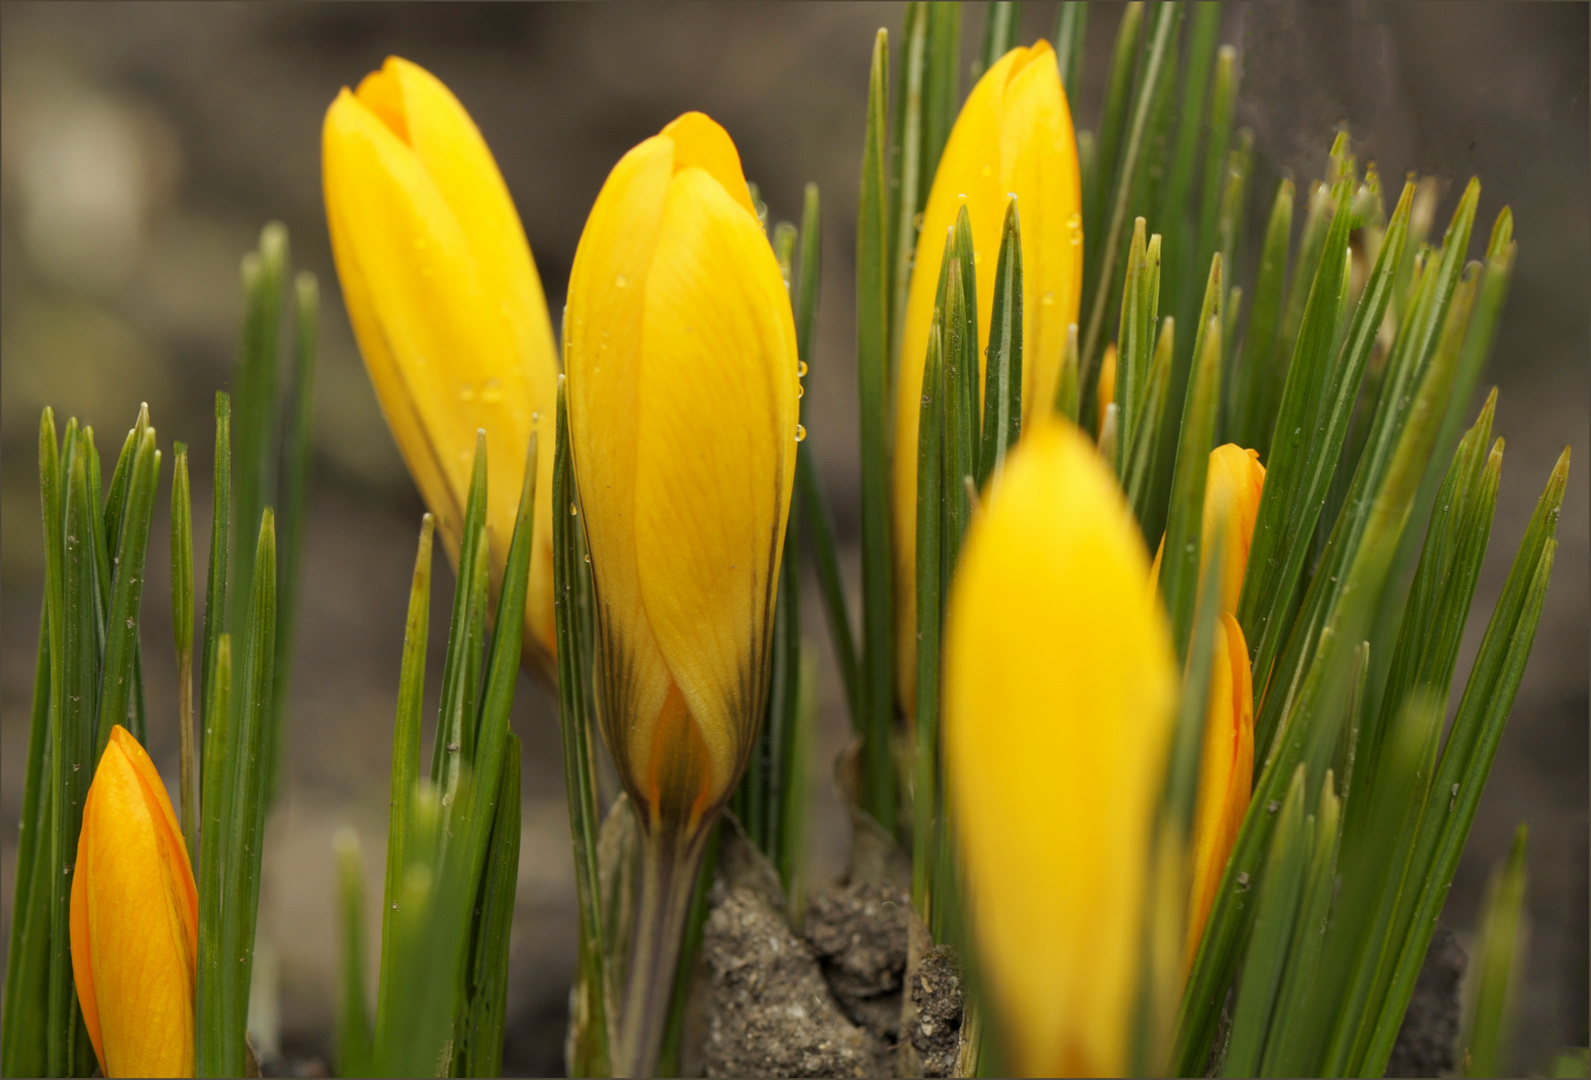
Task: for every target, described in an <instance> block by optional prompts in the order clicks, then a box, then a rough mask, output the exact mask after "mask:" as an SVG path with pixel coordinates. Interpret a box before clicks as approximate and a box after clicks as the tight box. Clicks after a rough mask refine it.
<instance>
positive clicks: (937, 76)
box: [884, 3, 961, 202]
mask: <svg viewBox="0 0 1591 1080" xmlns="http://www.w3.org/2000/svg"><path fill="white" fill-rule="evenodd" d="M925 6H926V7H927V8H928V64H927V68H926V70H925V78H924V80H923V156H922V168H923V171H922V176H923V180H922V184H921V186H920V187H919V188H918V193H919V197H920V198H922V199H923V200H924V201H925V202H926V200H927V198H928V189H929V188H930V187H931V186H932V182H933V177H934V174H935V173H936V172H937V171H938V170H939V158H940V157H941V156H942V155H943V154H944V152H945V143H947V142H949V141H950V129H951V128H952V127H954V126H955V123H956V114H957V113H958V112H960V111H961V5H960V4H940V3H933V4H927V5H925ZM884 85H885V86H887V85H888V82H887V81H886V82H885V83H884Z"/></svg>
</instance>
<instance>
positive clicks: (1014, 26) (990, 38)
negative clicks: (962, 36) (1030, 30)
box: [972, 0, 1022, 81]
mask: <svg viewBox="0 0 1591 1080" xmlns="http://www.w3.org/2000/svg"><path fill="white" fill-rule="evenodd" d="M1021 32H1022V5H1021V4H1020V3H1018V2H1017V0H994V2H993V3H988V4H985V5H983V47H982V48H981V49H979V50H978V59H977V60H975V61H973V65H972V78H973V81H977V79H978V77H979V76H980V75H982V74H983V73H984V72H985V71H988V70H989V69H990V68H992V67H994V65H995V62H996V61H997V60H999V59H1000V57H1002V56H1004V55H1005V54H1006V53H1008V52H1010V51H1011V50H1012V49H1013V48H1015V47H1016V44H1017V38H1018V36H1019V35H1020V34H1021Z"/></svg>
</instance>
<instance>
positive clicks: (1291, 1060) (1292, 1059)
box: [1257, 772, 1342, 1076]
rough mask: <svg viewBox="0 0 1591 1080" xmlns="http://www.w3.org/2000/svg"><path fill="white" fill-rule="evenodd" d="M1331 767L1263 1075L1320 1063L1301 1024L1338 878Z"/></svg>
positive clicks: (1302, 1071)
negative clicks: (1311, 1055)
mask: <svg viewBox="0 0 1591 1080" xmlns="http://www.w3.org/2000/svg"><path fill="white" fill-rule="evenodd" d="M1333 781H1334V774H1333V773H1331V772H1328V773H1327V774H1326V781H1325V783H1323V784H1322V785H1321V787H1320V804H1319V808H1318V809H1317V810H1316V811H1315V837H1314V846H1313V847H1312V848H1311V849H1310V858H1309V871H1308V873H1309V876H1308V877H1307V878H1305V880H1304V892H1303V895H1302V896H1301V897H1300V898H1299V905H1298V921H1297V924H1296V925H1295V926H1294V928H1293V937H1292V941H1291V943H1290V946H1289V949H1288V954H1289V955H1288V957H1287V970H1286V971H1285V973H1284V974H1283V975H1282V983H1281V986H1280V987H1279V988H1278V992H1277V997H1276V1009H1275V1012H1274V1013H1273V1014H1272V1016H1271V1026H1270V1029H1269V1031H1268V1033H1267V1035H1266V1039H1265V1053H1264V1057H1263V1058H1262V1059H1261V1063H1260V1068H1259V1070H1258V1072H1257V1075H1259V1076H1303V1075H1306V1074H1307V1073H1308V1071H1309V1069H1310V1067H1311V1066H1312V1065H1313V1064H1314V1062H1313V1061H1311V1060H1309V1059H1308V1058H1307V1057H1306V1056H1305V1055H1304V1054H1302V1053H1301V1052H1300V1051H1301V1050H1302V1049H1303V1041H1302V1037H1301V1028H1303V1026H1304V1025H1305V1024H1307V1023H1308V1022H1309V1021H1310V1020H1311V1019H1313V1017H1312V1016H1311V1011H1312V1008H1313V1007H1315V1006H1316V1004H1317V1003H1316V1002H1315V1001H1314V998H1313V994H1314V991H1315V989H1316V977H1317V975H1318V973H1319V970H1320V954H1321V950H1322V946H1323V944H1324V942H1325V935H1326V925H1327V916H1328V914H1329V912H1330V909H1331V900H1332V895H1333V892H1334V887H1335V885H1336V878H1337V855H1338V851H1339V849H1340V847H1341V844H1342V799H1341V798H1340V797H1338V795H1337V792H1336V791H1335V790H1334V787H1335V784H1334V782H1333Z"/></svg>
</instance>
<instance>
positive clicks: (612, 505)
mask: <svg viewBox="0 0 1591 1080" xmlns="http://www.w3.org/2000/svg"><path fill="white" fill-rule="evenodd" d="M566 336H567V349H566V358H567V360H566V362H567V364H568V369H569V418H570V434H571V445H572V449H573V454H574V462H575V472H576V477H577V480H578V482H579V486H580V494H581V502H582V506H583V507H584V517H585V522H584V523H585V530H586V537H587V541H588V544H589V548H590V554H591V562H592V569H593V575H594V579H595V582H596V593H597V605H598V611H599V620H600V622H601V633H600V635H599V636H600V640H601V644H600V646H599V651H600V653H601V656H600V664H599V672H600V674H599V680H600V689H599V696H600V698H601V701H602V707H601V710H600V712H601V716H602V723H603V731H604V735H605V736H606V737H607V739H608V744H609V747H610V748H611V749H612V750H613V752H614V756H615V759H616V760H617V762H618V764H619V771H620V773H621V775H622V776H623V778H624V781H625V786H626V788H627V789H628V790H629V791H630V794H631V796H632V798H635V799H636V800H637V801H638V802H639V803H640V804H641V805H642V807H643V809H648V812H649V813H650V812H652V811H653V810H655V809H656V808H655V807H650V804H651V803H652V802H656V801H657V800H659V799H661V798H663V797H664V793H665V792H667V793H670V794H669V795H668V798H670V799H673V800H678V799H680V798H684V794H683V789H682V788H680V784H687V786H689V785H697V788H699V790H697V789H693V791H694V793H693V794H692V795H691V797H690V800H689V801H690V803H691V806H692V807H694V809H691V807H670V808H668V809H669V811H670V812H671V813H674V812H677V813H679V814H681V815H687V816H688V814H687V812H689V814H694V815H695V816H697V817H699V816H700V814H701V813H703V812H705V809H706V808H708V807H711V806H715V805H717V803H718V802H719V801H721V799H722V798H723V797H724V796H725V795H726V794H727V792H728V790H729V787H730V785H731V784H732V783H733V781H734V779H735V778H736V777H737V776H738V775H739V772H740V770H741V768H742V767H743V766H744V761H745V755H746V753H747V752H748V751H749V748H750V744H751V739H752V735H753V733H754V731H755V725H756V722H757V719H758V718H759V716H760V710H761V701H762V697H763V695H764V693H765V687H764V684H765V681H766V666H767V646H768V637H767V635H768V624H769V619H770V617H771V614H772V598H773V591H774V590H773V582H774V581H775V580H776V579H777V572H778V565H779V557H780V547H781V544H780V541H781V539H782V537H783V535H784V522H785V519H786V517H787V515H788V511H789V502H790V490H791V485H792V481H793V478H794V461H795V426H796V411H797V410H796V384H797V378H796V370H795V369H796V354H795V330H794V323H793V320H792V317H791V313H790V306H789V299H788V296H787V294H786V292H785V288H784V283H783V279H782V277H781V275H780V272H779V268H778V263H777V261H776V260H775V259H774V256H773V252H772V249H771V248H770V247H769V245H768V241H767V238H766V237H765V235H764V234H763V231H762V228H761V226H760V225H759V224H758V222H757V219H756V216H755V214H754V213H753V211H752V207H751V202H750V196H749V194H748V192H747V188H746V183H745V179H744V177H743V176H742V175H741V172H740V163H739V155H738V153H737V152H736V151H735V148H734V144H733V142H732V141H731V140H730V139H729V136H728V134H727V133H726V132H724V130H723V129H722V128H721V127H719V126H718V125H717V124H716V123H714V122H713V121H712V120H711V119H709V118H708V117H706V116H703V115H702V114H700V113H687V114H686V115H685V116H682V117H680V118H679V119H678V120H676V121H674V123H672V124H670V125H669V126H668V127H666V128H665V129H664V130H663V133H662V134H660V135H657V136H654V137H653V138H651V139H648V140H646V141H645V142H643V143H641V144H640V145H639V146H637V147H635V148H634V149H633V150H631V151H630V152H629V153H628V154H626V155H625V156H624V158H623V159H621V160H620V162H619V163H618V165H616V166H615V167H614V170H613V172H612V173H611V174H610V175H609V177H608V180H607V182H606V183H605V184H604V185H603V188H602V191H601V193H600V194H599V195H598V197H597V201H596V204H595V206H594V207H593V208H592V211H591V216H590V218H589V219H588V220H587V222H586V228H585V231H584V233H583V234H582V235H581V239H580V247H579V249H578V251H577V252H576V255H575V264H574V268H573V271H572V273H571V275H570V286H569V312H568V318H567V321H566ZM665 781H666V782H665ZM687 781H688V783H687Z"/></svg>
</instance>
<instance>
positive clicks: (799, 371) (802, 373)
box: [796, 360, 807, 379]
mask: <svg viewBox="0 0 1591 1080" xmlns="http://www.w3.org/2000/svg"><path fill="white" fill-rule="evenodd" d="M806 377H807V362H806V361H805V360H797V361H796V378H798V379H804V378H806Z"/></svg>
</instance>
